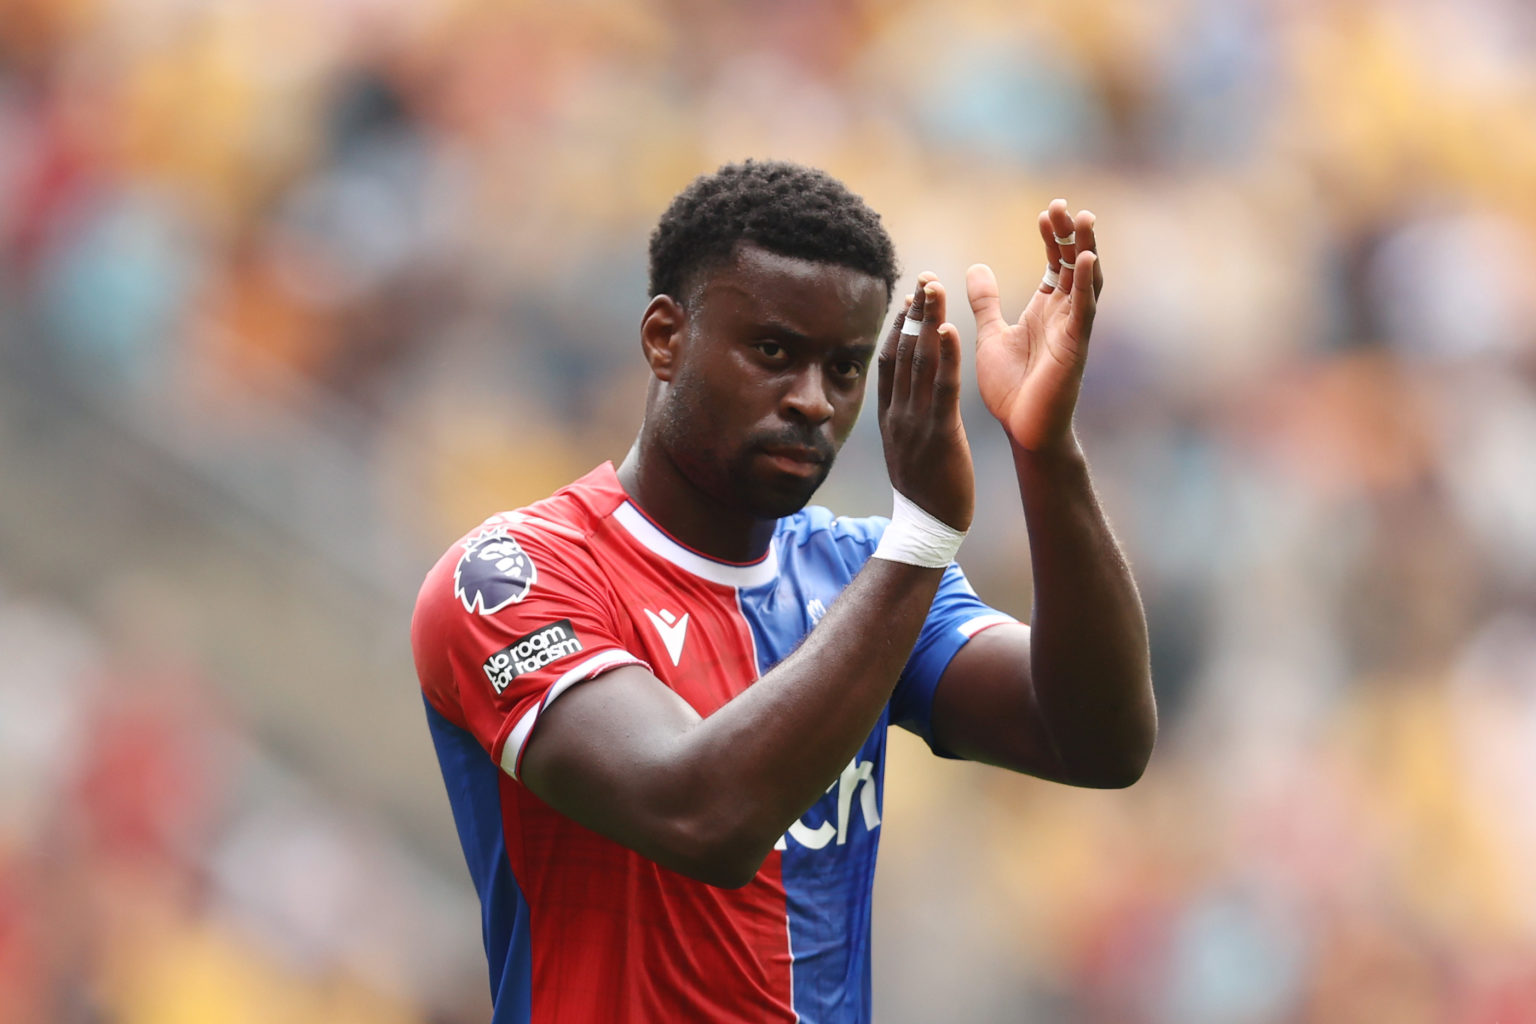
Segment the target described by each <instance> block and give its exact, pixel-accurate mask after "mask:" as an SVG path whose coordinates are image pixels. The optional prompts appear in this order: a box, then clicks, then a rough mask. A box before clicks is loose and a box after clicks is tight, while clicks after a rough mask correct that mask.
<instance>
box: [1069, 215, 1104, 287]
mask: <svg viewBox="0 0 1536 1024" xmlns="http://www.w3.org/2000/svg"><path fill="white" fill-rule="evenodd" d="M1076 223H1077V251H1078V252H1079V253H1085V252H1091V253H1093V254H1095V255H1097V254H1098V251H1099V239H1098V236H1097V235H1095V234H1094V226H1095V225H1096V224H1097V223H1098V218H1097V217H1095V216H1094V215H1093V211H1091V210H1079V211H1078V213H1077V222H1076ZM1103 291H1104V263H1103V261H1102V260H1097V259H1096V260H1094V261H1093V295H1094V298H1098V296H1099V294H1100V293H1101V292H1103Z"/></svg>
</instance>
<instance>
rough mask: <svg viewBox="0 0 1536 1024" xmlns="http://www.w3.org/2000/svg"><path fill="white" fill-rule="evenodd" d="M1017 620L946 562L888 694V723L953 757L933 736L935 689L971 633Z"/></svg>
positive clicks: (935, 749)
mask: <svg viewBox="0 0 1536 1024" xmlns="http://www.w3.org/2000/svg"><path fill="white" fill-rule="evenodd" d="M1016 621H1018V620H1016V619H1015V618H1014V617H1013V616H1011V615H1007V614H1004V613H1003V612H1000V611H998V610H997V609H996V608H993V607H991V606H989V605H987V604H986V603H985V602H983V601H982V600H981V598H979V597H977V596H976V591H975V590H973V589H971V584H970V581H969V580H967V579H966V578H965V573H964V572H962V571H961V569H960V566H958V565H956V564H954V563H950V566H949V568H948V569H946V570H944V578H943V580H941V581H940V583H939V592H938V593H937V594H936V595H935V596H934V598H933V606H932V608H930V609H929V611H928V619H927V621H926V622H924V623H923V630H922V632H921V633H920V634H918V638H917V643H916V644H914V645H913V647H912V656H911V657H910V658H908V659H907V665H906V668H904V669H903V670H902V673H901V679H900V680H898V681H897V683H896V690H895V692H894V693H892V694H891V723H892V724H894V725H899V726H901V727H902V728H904V729H907V730H908V731H910V732H914V733H916V734H917V735H919V736H921V737H922V738H923V740H924V742H926V743H927V744H928V747H929V749H931V750H932V751H933V752H934V753H935V754H938V755H939V756H940V757H957V756H958V755H956V754H952V753H950V752H949V751H947V750H944V749H943V748H941V747H940V746H938V745H937V744H936V743H935V742H934V738H933V721H932V712H933V694H934V691H935V690H936V689H938V685H939V679H940V678H941V677H942V676H943V675H944V670H945V669H946V668H948V667H949V662H950V659H951V658H953V657H954V656H955V653H956V652H957V651H959V650H960V648H961V647H964V646H965V644H966V641H968V640H970V638H971V637H973V636H975V635H976V634H977V633H980V632H981V631H982V630H984V629H987V628H989V627H991V626H996V625H999V624H1001V623H1004V622H1016Z"/></svg>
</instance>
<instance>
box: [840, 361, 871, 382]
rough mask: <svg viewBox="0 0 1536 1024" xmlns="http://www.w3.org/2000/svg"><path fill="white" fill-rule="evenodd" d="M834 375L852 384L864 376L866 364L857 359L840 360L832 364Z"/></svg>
mask: <svg viewBox="0 0 1536 1024" xmlns="http://www.w3.org/2000/svg"><path fill="white" fill-rule="evenodd" d="M832 373H833V374H834V375H835V376H836V377H837V378H838V379H839V380H843V381H848V382H850V383H851V382H853V381H856V380H858V379H859V378H860V377H862V376H864V364H863V363H861V362H859V361H858V360H857V359H839V360H838V361H837V362H835V363H833V364H832Z"/></svg>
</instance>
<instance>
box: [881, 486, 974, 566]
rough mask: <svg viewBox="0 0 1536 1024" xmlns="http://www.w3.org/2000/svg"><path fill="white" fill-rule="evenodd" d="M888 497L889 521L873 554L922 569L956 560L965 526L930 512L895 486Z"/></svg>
mask: <svg viewBox="0 0 1536 1024" xmlns="http://www.w3.org/2000/svg"><path fill="white" fill-rule="evenodd" d="M891 501H892V508H891V523H890V525H889V526H887V527H886V528H885V533H883V534H881V536H880V543H879V544H878V545H876V546H875V553H874V556H873V557H875V558H883V559H886V560H887V561H891V562H903V563H905V564H907V565H915V566H919V567H920V568H924V569H940V568H943V567H944V566H947V565H948V564H949V563H950V562H952V561H954V560H955V555H956V554H957V553H958V552H959V550H960V542H961V541H963V540H965V534H966V531H965V530H957V529H955V528H954V527H952V526H950V525H949V524H948V523H945V522H944V521H943V520H941V519H938V518H937V517H935V516H933V515H931V514H930V513H928V512H927V511H925V510H924V509H923V507H922V506H921V505H919V504H917V502H915V501H913V500H912V499H911V498H908V497H907V496H906V495H905V494H902V493H901V492H900V491H898V490H896V489H895V488H894V487H893V488H891Z"/></svg>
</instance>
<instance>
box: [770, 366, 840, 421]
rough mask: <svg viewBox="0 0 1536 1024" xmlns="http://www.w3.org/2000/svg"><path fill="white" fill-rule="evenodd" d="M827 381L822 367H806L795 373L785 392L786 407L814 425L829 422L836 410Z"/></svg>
mask: <svg viewBox="0 0 1536 1024" xmlns="http://www.w3.org/2000/svg"><path fill="white" fill-rule="evenodd" d="M827 383H828V382H827V379H826V374H825V373H824V372H823V371H822V368H821V367H819V366H808V367H806V368H805V371H804V372H802V373H798V374H796V375H795V378H794V381H793V383H792V384H791V385H790V387H789V390H788V391H786V392H785V393H784V403H783V405H784V409H785V410H786V411H788V412H793V413H794V414H795V415H796V416H798V417H799V418H801V419H804V420H805V421H806V422H808V423H810V424H812V425H813V426H820V425H821V424H823V423H825V422H827V420H829V419H831V418H832V413H833V411H834V410H833V406H832V400H831V398H830V397H828V395H827Z"/></svg>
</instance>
